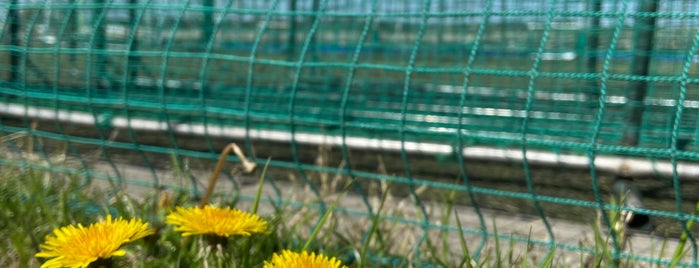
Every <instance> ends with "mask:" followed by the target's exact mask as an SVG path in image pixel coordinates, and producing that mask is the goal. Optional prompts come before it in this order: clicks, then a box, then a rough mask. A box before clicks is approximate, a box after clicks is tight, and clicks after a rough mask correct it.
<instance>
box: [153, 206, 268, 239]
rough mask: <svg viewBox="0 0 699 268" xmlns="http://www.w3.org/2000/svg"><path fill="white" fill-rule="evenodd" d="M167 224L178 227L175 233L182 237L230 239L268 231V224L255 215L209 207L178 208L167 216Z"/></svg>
mask: <svg viewBox="0 0 699 268" xmlns="http://www.w3.org/2000/svg"><path fill="white" fill-rule="evenodd" d="M165 223H167V224H171V225H175V226H177V227H176V228H175V231H180V232H182V236H190V235H201V234H214V235H217V236H224V237H229V236H232V235H241V236H250V235H252V234H254V233H263V232H265V231H267V222H266V221H264V220H262V219H260V217H259V216H257V215H255V214H250V213H247V212H243V211H241V210H238V209H231V208H217V207H214V206H212V205H207V206H205V207H203V208H200V207H194V208H188V209H187V208H183V207H177V208H176V209H175V211H174V212H172V213H170V214H169V215H167V217H166V218H165Z"/></svg>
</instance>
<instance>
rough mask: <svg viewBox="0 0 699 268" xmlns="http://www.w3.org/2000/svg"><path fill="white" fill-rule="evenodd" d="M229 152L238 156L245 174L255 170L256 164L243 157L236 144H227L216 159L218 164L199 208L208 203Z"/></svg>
mask: <svg viewBox="0 0 699 268" xmlns="http://www.w3.org/2000/svg"><path fill="white" fill-rule="evenodd" d="M231 151H233V153H235V155H236V156H238V158H240V161H242V164H243V171H244V172H245V173H249V172H252V171H253V170H254V169H255V166H256V164H255V163H254V162H251V161H250V160H248V159H247V158H246V157H245V155H244V154H243V151H242V150H240V147H238V145H237V144H235V143H229V144H228V145H226V147H225V148H223V151H222V152H221V154H220V155H219V157H218V163H216V167H215V168H214V173H213V174H211V178H210V179H209V185H208V186H207V187H206V192H204V196H203V197H202V198H201V203H200V207H204V206H206V204H208V203H209V198H210V197H211V192H213V191H214V187H216V181H218V177H219V176H220V175H221V170H222V169H223V164H225V163H226V157H228V155H229V154H231Z"/></svg>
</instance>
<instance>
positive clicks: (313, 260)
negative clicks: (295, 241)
mask: <svg viewBox="0 0 699 268" xmlns="http://www.w3.org/2000/svg"><path fill="white" fill-rule="evenodd" d="M340 267H343V268H346V267H347V266H344V265H341V263H340V260H338V259H335V257H331V258H329V257H328V256H325V255H323V254H317V255H316V254H315V253H313V252H311V253H308V252H306V251H303V252H301V253H297V252H293V251H290V250H286V249H285V250H283V251H282V253H281V254H277V253H274V255H272V261H270V262H267V261H265V264H264V267H263V268H340Z"/></svg>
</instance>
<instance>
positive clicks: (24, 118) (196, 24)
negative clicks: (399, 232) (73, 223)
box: [0, 0, 699, 265]
mask: <svg viewBox="0 0 699 268" xmlns="http://www.w3.org/2000/svg"><path fill="white" fill-rule="evenodd" d="M698 10H699V4H697V3H695V2H694V1H681V0H675V1H642V0H629V1H623V0H619V1H604V0H589V1H583V0H568V1H564V0H561V1H555V0H546V1H544V0H536V1H515V0H497V1H458V0H433V1H429V0H427V1H417V0H412V1H354V0H352V1H350V0H347V1H321V0H287V1H281V0H275V1H232V0H231V1H214V0H201V1H162V0H93V1H76V0H62V1H59V0H54V1H45V2H44V1H34V0H9V1H3V2H2V3H0V18H2V19H1V20H0V27H1V28H2V31H1V32H0V41H1V42H2V43H1V44H0V93H1V94H0V98H1V100H2V101H1V102H0V113H1V114H2V117H1V121H0V131H2V133H3V134H4V135H6V136H5V137H6V138H5V139H4V145H5V148H6V150H5V151H6V155H5V158H4V160H1V161H0V162H1V163H2V164H3V165H19V166H34V167H37V168H46V169H51V170H54V171H57V172H69V173H76V174H83V175H84V176H85V178H102V179H109V180H115V181H117V182H118V183H125V184H137V185H144V186H148V187H176V186H177V185H172V184H170V183H168V182H167V181H164V180H162V179H161V178H160V177H159V175H158V173H157V170H161V169H168V168H171V167H172V165H175V164H176V165H185V164H186V165H190V164H191V165H193V166H195V165H199V166H198V167H199V168H202V169H210V168H211V167H212V165H211V163H212V162H213V160H215V159H216V158H217V157H218V153H219V152H220V151H221V149H222V148H223V146H224V145H225V144H227V143H229V142H236V143H238V144H239V145H241V147H244V151H245V152H246V153H247V154H248V156H249V157H250V158H251V159H252V160H253V161H255V162H256V163H258V164H260V165H263V164H264V163H265V162H266V161H267V158H270V159H271V161H270V169H275V168H276V169H277V170H283V171H279V174H277V175H278V176H277V177H276V179H283V178H285V177H287V175H284V174H285V172H286V173H293V174H295V176H298V177H300V178H302V179H303V181H304V182H305V183H307V184H308V185H309V186H311V188H312V189H315V188H314V187H315V186H314V185H316V182H315V181H314V180H313V178H312V177H313V176H312V174H311V173H314V174H315V173H317V172H329V173H334V174H337V175H338V176H340V175H341V176H345V177H349V178H353V179H356V180H357V181H359V182H360V183H359V184H358V185H359V186H357V187H356V188H355V189H353V190H352V192H353V194H355V195H357V196H360V197H363V198H364V200H365V201H366V200H367V195H368V194H367V191H366V189H364V188H363V187H362V186H361V184H362V183H365V184H371V183H373V182H392V183H393V184H394V185H395V187H396V188H397V190H396V191H397V192H396V194H397V195H401V194H402V195H404V196H407V197H412V198H413V199H414V200H415V202H416V204H417V205H418V206H422V205H423V203H427V202H430V201H440V200H443V199H440V198H441V197H442V196H444V194H445V193H449V192H454V193H455V194H456V196H457V197H458V198H457V200H460V201H459V202H461V203H462V204H464V205H467V206H469V207H471V208H473V209H472V210H471V211H472V213H473V214H474V215H477V218H478V219H479V221H478V222H477V223H476V224H473V225H470V226H466V227H464V229H463V231H464V232H467V233H469V234H471V235H475V239H476V240H478V241H485V240H487V239H488V237H493V236H495V235H497V234H496V233H494V230H492V228H491V226H490V222H489V219H488V218H487V217H484V216H483V214H482V212H481V208H482V209H495V210H501V211H507V212H519V213H525V214H530V215H534V216H535V217H538V218H539V219H540V220H541V226H542V228H543V229H542V230H543V231H541V232H542V233H544V234H545V235H544V237H543V238H542V239H530V238H528V237H527V236H526V234H525V235H512V236H508V237H509V238H512V239H513V241H517V243H533V244H537V245H540V246H544V247H547V248H553V247H556V248H558V250H559V251H561V250H568V251H577V252H589V251H592V249H591V248H589V247H586V246H580V245H578V244H575V243H568V242H565V241H563V240H561V239H560V238H559V237H557V236H556V235H554V233H553V231H552V228H551V225H553V224H551V223H550V222H549V219H550V218H556V219H558V218H563V219H568V220H573V221H579V222H582V223H585V224H587V223H591V222H592V221H594V215H595V214H596V213H597V211H600V210H609V209H614V208H615V206H614V205H613V204H612V203H611V202H610V199H609V197H610V196H611V195H612V194H613V193H614V188H613V185H614V184H615V182H618V181H620V180H630V179H633V183H634V184H635V187H638V188H639V189H640V193H641V195H642V196H641V197H642V199H643V202H644V204H645V206H638V205H635V206H634V205H628V206H623V207H622V208H623V209H624V210H626V211H630V212H632V213H635V214H637V215H647V216H649V217H651V218H652V219H653V221H654V223H655V229H656V233H658V234H665V233H669V234H672V235H674V236H675V237H678V236H679V234H681V233H683V232H684V233H685V234H689V235H688V237H689V239H688V241H689V242H690V244H691V246H688V249H689V253H688V255H689V258H688V260H687V262H686V263H684V262H683V263H684V264H687V265H697V249H696V243H695V240H694V236H693V235H692V234H693V233H692V232H691V230H689V227H688V223H689V222H692V221H695V220H698V219H699V217H697V216H693V214H692V211H694V206H695V204H696V203H697V201H699V196H697V193H699V182H698V181H697V179H699V163H697V161H699V146H698V145H697V144H696V143H693V141H694V140H695V138H696V137H697V135H699V134H698V132H697V129H698V128H697V122H698V120H699V117H698V116H697V112H698V109H699V91H698V90H699V86H698V84H699V70H697V68H696V64H697V62H698V61H699V55H697V48H698V47H699V27H698V26H699V12H698ZM17 135H20V136H22V135H24V136H26V137H29V139H24V138H21V139H20V138H16V137H17ZM319 147H320V148H325V149H324V150H327V151H326V153H328V154H329V157H328V160H327V161H326V162H324V163H320V162H318V161H316V159H317V154H318V152H319V151H318V149H317V148H319ZM27 152H30V153H31V155H32V157H30V156H29V155H28V154H27ZM56 155H63V156H65V158H66V159H71V161H73V164H72V165H64V164H59V162H58V160H56V157H55V156H56ZM173 159H174V160H173ZM230 160H231V161H233V162H237V161H239V159H238V158H237V157H230ZM379 160H380V161H379ZM187 161H189V162H187ZM97 162H99V163H106V165H107V168H105V169H101V170H100V169H97V168H95V164H94V163H97ZM379 162H381V163H382V164H383V169H377V163H379ZM61 163H63V162H61ZM173 163H175V164H173ZM197 163H199V164H197ZM122 165H137V166H140V167H144V168H146V170H149V171H148V172H146V173H144V174H145V175H143V176H137V177H129V176H126V175H123V174H122V173H123V169H124V168H123V166H122ZM193 168H194V167H193ZM270 181H274V179H271V180H270ZM425 189H426V190H425ZM191 190H192V191H194V192H196V191H199V190H201V189H199V188H193V189H191ZM316 193H318V192H317V191H316ZM324 208H325V206H324V205H322V204H321V206H319V209H324ZM344 211H345V212H346V213H349V214H354V215H357V217H363V216H371V215H373V213H375V211H376V208H375V207H373V206H372V205H371V204H369V202H366V203H365V205H361V206H359V207H354V208H347V209H346V210H344ZM423 212H425V210H424V209H423ZM418 218H420V217H418ZM425 219H426V218H425ZM394 220H395V221H397V222H402V223H407V224H414V225H417V226H421V228H422V230H423V231H424V232H425V235H423V236H422V237H425V236H426V234H427V233H428V232H429V231H430V230H449V231H450V232H456V231H457V230H458V229H457V228H456V225H454V224H453V223H444V222H436V221H432V220H410V219H407V218H397V219H394ZM602 222H604V223H605V224H606V225H607V227H609V226H608V225H609V224H610V223H609V222H608V219H607V218H605V217H603V219H602ZM687 231H690V232H687ZM480 239H482V240H480ZM481 245H483V244H481ZM477 250H481V248H479V249H477ZM614 254H616V255H615V256H616V257H618V258H625V259H634V260H639V261H644V262H649V263H658V264H667V263H668V260H667V259H665V258H662V257H643V256H641V255H638V254H635V253H633V252H627V251H624V250H622V249H619V248H615V251H614ZM476 255H477V254H476Z"/></svg>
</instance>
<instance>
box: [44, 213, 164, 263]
mask: <svg viewBox="0 0 699 268" xmlns="http://www.w3.org/2000/svg"><path fill="white" fill-rule="evenodd" d="M153 233H155V231H154V230H153V229H151V228H149V227H148V223H143V222H142V221H141V220H140V219H131V220H128V221H127V220H125V219H122V218H121V217H119V218H117V219H116V220H112V216H111V215H107V219H106V220H103V221H100V222H97V223H93V224H91V225H89V226H88V227H84V226H83V225H82V224H78V225H77V226H74V225H68V226H64V227H61V228H58V229H55V230H53V235H47V236H46V241H45V242H44V244H42V245H41V249H42V251H41V252H39V253H37V254H36V255H35V256H36V257H40V258H52V259H50V260H48V261H46V262H45V263H44V264H43V265H41V268H53V267H57V268H58V267H87V266H88V265H89V264H90V263H92V262H94V261H96V260H98V259H108V258H111V257H112V256H124V254H126V251H124V250H122V249H119V248H120V247H121V245H123V244H126V243H129V242H132V241H135V240H138V239H140V238H142V237H144V236H147V235H151V234H153Z"/></svg>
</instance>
